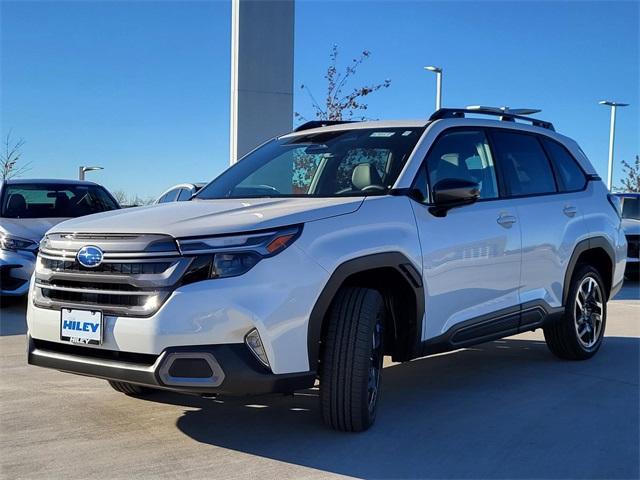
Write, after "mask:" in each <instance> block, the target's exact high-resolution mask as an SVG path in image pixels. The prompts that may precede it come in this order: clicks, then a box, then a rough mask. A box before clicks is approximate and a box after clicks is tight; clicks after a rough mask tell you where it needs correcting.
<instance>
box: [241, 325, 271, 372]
mask: <svg viewBox="0 0 640 480" xmlns="http://www.w3.org/2000/svg"><path fill="white" fill-rule="evenodd" d="M244 343H246V345H247V347H249V350H250V351H251V353H253V355H254V356H255V357H256V358H257V359H258V361H259V362H260V363H261V364H262V365H264V366H265V367H267V368H268V369H269V370H271V365H269V359H268V358H267V352H266V351H265V349H264V345H263V344H262V339H261V338H260V334H259V333H258V330H257V329H255V328H254V329H253V330H251V331H250V332H249V333H247V335H246V336H245V337H244Z"/></svg>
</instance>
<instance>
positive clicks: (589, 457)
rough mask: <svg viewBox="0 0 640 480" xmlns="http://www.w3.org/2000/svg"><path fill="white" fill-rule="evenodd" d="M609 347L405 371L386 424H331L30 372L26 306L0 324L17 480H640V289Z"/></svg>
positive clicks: (419, 364)
mask: <svg viewBox="0 0 640 480" xmlns="http://www.w3.org/2000/svg"><path fill="white" fill-rule="evenodd" d="M608 317H609V318H608V325H607V330H606V336H607V338H606V339H605V342H604V344H603V346H602V349H601V350H600V352H599V353H598V355H596V357H594V358H593V359H591V360H589V361H586V362H566V361H560V360H557V359H555V358H554V357H553V356H551V354H550V353H549V352H548V351H547V348H546V346H545V344H544V341H543V337H542V333H541V332H540V331H538V332H534V333H528V334H522V335H518V336H514V337H511V338H508V339H505V340H500V341H496V342H491V343H487V344H484V345H480V346H478V347H475V348H471V349H466V350H461V351H457V352H452V353H447V354H442V355H438V356H434V357H429V358H425V359H420V360H415V361H413V362H409V363H406V364H402V365H393V364H389V365H388V366H387V367H386V368H385V370H384V376H383V391H382V397H381V404H380V410H379V414H378V420H377V423H376V425H375V426H374V427H373V428H372V429H371V430H369V431H368V432H365V433H362V434H341V433H336V432H332V431H330V430H327V429H326V428H325V427H324V426H323V425H322V423H321V420H320V413H319V411H318V398H317V391H316V390H308V391H305V392H302V393H301V394H297V395H295V396H263V397H253V398H242V399H238V398H236V399H221V400H211V399H203V398H199V397H194V396H182V395H176V394H170V393H159V394H156V395H153V396H152V397H149V398H147V399H135V398H130V397H127V396H125V395H122V394H119V393H117V392H115V391H113V390H111V388H110V387H109V386H108V385H107V383H106V382H104V381H101V380H96V379H92V378H84V377H79V376H74V375H69V374H63V373H59V372H56V371H52V370H47V369H41V368H36V367H30V366H27V365H26V360H25V330H26V327H25V323H24V305H23V304H20V303H18V304H12V305H8V306H7V305H5V306H4V308H2V309H1V310H0V335H1V336H0V353H1V360H2V361H1V366H0V369H1V370H0V402H1V403H0V476H1V477H2V478H7V479H9V478H11V479H13V478H38V479H49V478H64V479H72V478H109V479H114V478H122V479H124V478H127V479H129V478H175V477H178V476H179V477H180V478H181V479H187V478H225V479H235V478H238V479H240V478H242V479H245V478H259V479H283V478H296V479H298V478H327V477H332V476H339V475H344V476H353V477H366V478H492V479H493V478H495V479H498V478H572V479H573V478H603V479H604V478H606V479H613V478H629V479H631V478H638V477H639V476H640V472H639V464H640V446H639V438H640V428H639V405H640V399H639V365H640V348H639V347H640V288H639V286H638V284H637V283H635V284H630V285H626V286H625V288H624V289H623V290H622V292H621V293H620V294H619V295H618V297H617V298H616V299H615V300H614V301H612V302H611V303H610V304H609V315H608Z"/></svg>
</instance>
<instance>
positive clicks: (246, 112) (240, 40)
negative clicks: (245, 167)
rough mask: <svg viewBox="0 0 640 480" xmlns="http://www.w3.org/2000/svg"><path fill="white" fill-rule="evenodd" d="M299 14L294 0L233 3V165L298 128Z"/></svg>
mask: <svg viewBox="0 0 640 480" xmlns="http://www.w3.org/2000/svg"><path fill="white" fill-rule="evenodd" d="M294 13H295V12H294V0H232V7H231V132H230V150H231V151H230V160H231V163H232V164H233V163H235V162H236V161H237V159H239V158H240V157H242V156H243V155H244V154H246V153H247V152H249V151H251V150H252V149H253V148H254V147H256V146H258V145H259V144H261V143H262V142H264V141H265V140H268V139H269V138H272V137H274V136H276V135H280V134H282V133H285V132H288V131H290V130H291V128H292V125H293V29H294V21H295V15H294Z"/></svg>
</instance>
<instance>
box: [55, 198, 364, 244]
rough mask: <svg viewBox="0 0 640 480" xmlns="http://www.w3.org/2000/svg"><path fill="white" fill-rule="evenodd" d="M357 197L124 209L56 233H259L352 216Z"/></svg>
mask: <svg viewBox="0 0 640 480" xmlns="http://www.w3.org/2000/svg"><path fill="white" fill-rule="evenodd" d="M362 201H363V198H362V197H343V198H251V199H239V200H236V199H222V200H192V201H188V202H173V203H161V204H156V205H148V206H145V207H135V208H124V209H121V210H113V211H111V212H104V213H97V214H94V215H88V216H86V217H81V218H74V219H72V220H68V221H66V222H63V223H60V224H58V225H56V227H55V228H53V229H52V230H51V231H52V232H58V233H156V234H167V235H171V236H173V237H176V238H181V237H193V236H199V235H216V234H225V233H234V232H244V231H252V230H262V229H269V228H275V227H282V226H285V225H294V224H298V223H305V222H312V221H314V220H321V219H323V218H328V217H335V216H338V215H345V214H348V213H352V212H355V211H356V210H357V209H358V208H359V207H360V205H361V204H362Z"/></svg>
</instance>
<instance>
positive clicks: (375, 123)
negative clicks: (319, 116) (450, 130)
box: [280, 119, 429, 138]
mask: <svg viewBox="0 0 640 480" xmlns="http://www.w3.org/2000/svg"><path fill="white" fill-rule="evenodd" d="M428 123H429V121H428V120H425V119H422V120H367V121H362V122H345V123H338V124H335V125H328V126H326V127H318V128H310V129H308V130H299V131H297V132H291V133H287V134H286V135H282V136H281V137H280V138H287V137H295V136H298V135H308V134H313V133H320V132H337V131H340V130H361V129H365V128H403V127H406V128H422V127H426V126H427V124H428Z"/></svg>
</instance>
